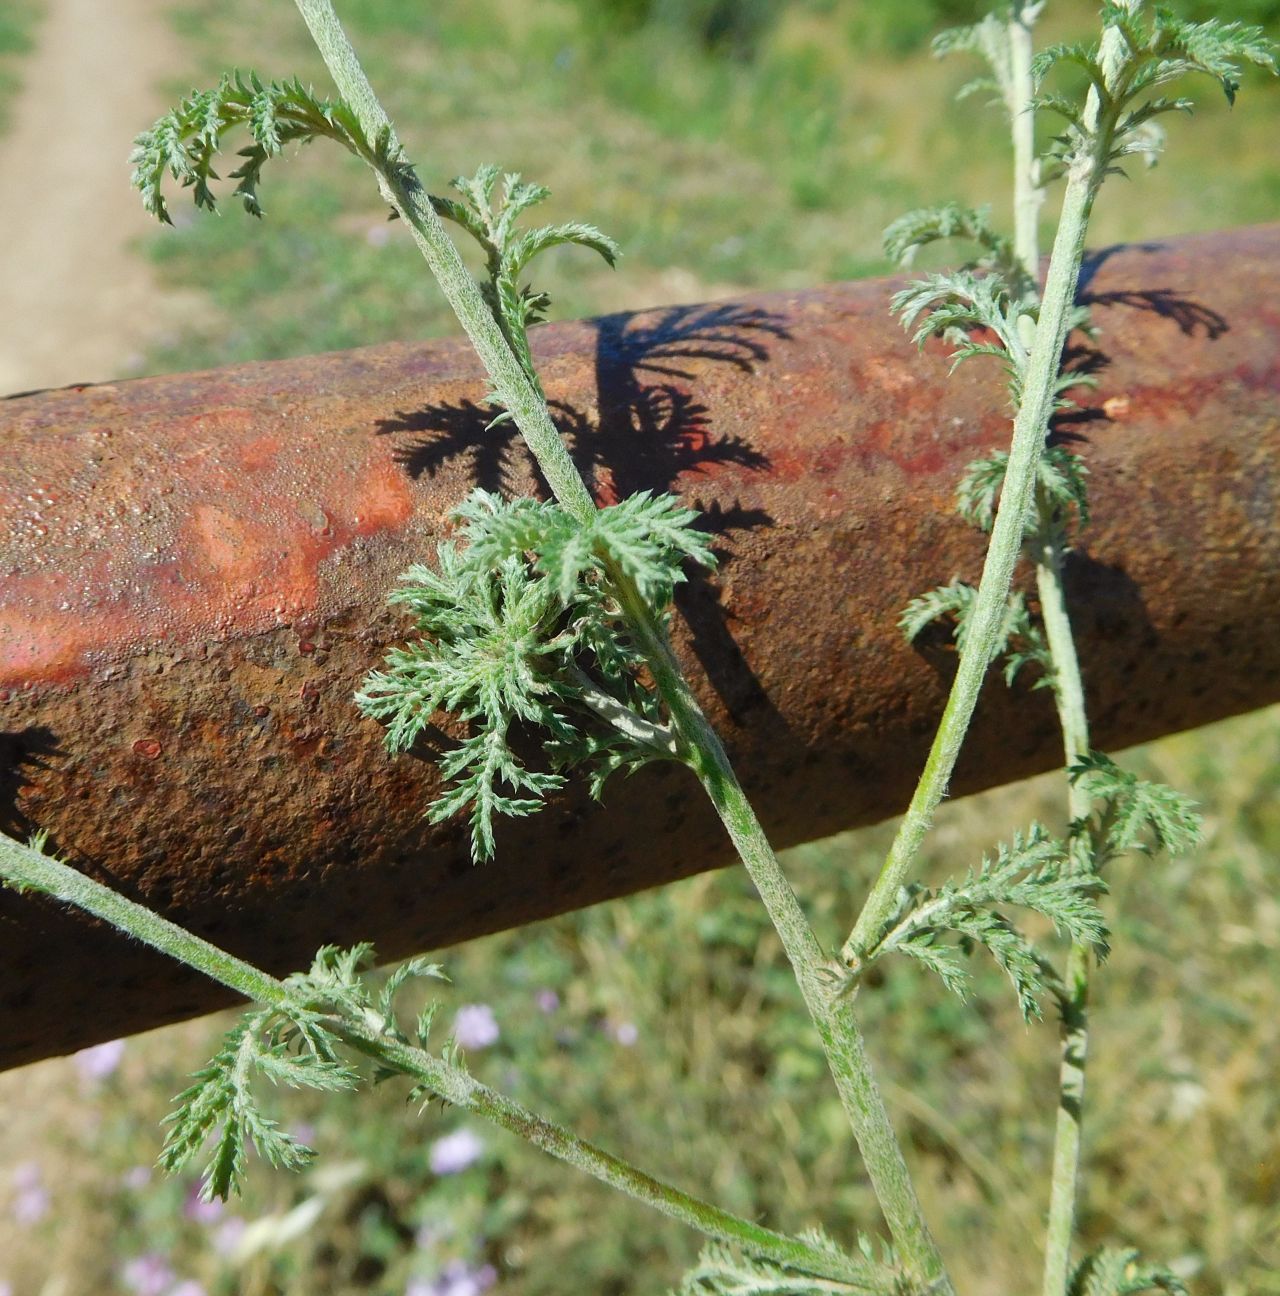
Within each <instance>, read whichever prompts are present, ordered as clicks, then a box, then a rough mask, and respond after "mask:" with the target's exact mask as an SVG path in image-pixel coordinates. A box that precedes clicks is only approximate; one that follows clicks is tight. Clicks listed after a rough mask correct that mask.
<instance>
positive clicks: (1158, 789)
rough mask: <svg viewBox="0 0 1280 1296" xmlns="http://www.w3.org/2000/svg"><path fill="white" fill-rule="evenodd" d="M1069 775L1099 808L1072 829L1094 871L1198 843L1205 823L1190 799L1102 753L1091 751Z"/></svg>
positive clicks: (1190, 846) (1179, 849)
mask: <svg viewBox="0 0 1280 1296" xmlns="http://www.w3.org/2000/svg"><path fill="white" fill-rule="evenodd" d="M1067 775H1068V777H1069V778H1070V779H1071V781H1072V782H1073V783H1075V784H1076V785H1077V786H1079V787H1082V788H1083V789H1084V790H1085V791H1086V792H1087V793H1088V795H1089V799H1090V800H1091V801H1092V803H1093V804H1094V805H1095V806H1096V807H1097V809H1096V810H1095V811H1094V813H1093V814H1092V815H1091V816H1090V817H1089V818H1088V819H1085V820H1082V821H1080V822H1077V823H1073V824H1072V825H1071V836H1072V839H1073V840H1074V841H1078V842H1080V843H1081V845H1082V851H1081V853H1082V855H1083V856H1084V858H1086V859H1087V860H1088V866H1089V867H1090V868H1091V869H1092V870H1093V871H1094V872H1099V871H1101V870H1102V869H1103V868H1104V867H1105V866H1106V865H1107V864H1109V863H1110V862H1111V861H1112V860H1113V859H1115V858H1116V857H1117V856H1118V855H1122V854H1124V853H1125V852H1126V851H1139V852H1141V853H1143V854H1147V855H1149V854H1152V853H1154V852H1155V851H1157V850H1159V851H1165V852H1167V853H1168V854H1170V855H1177V854H1180V853H1181V852H1183V851H1188V850H1190V849H1191V848H1192V847H1193V846H1195V845H1196V844H1197V843H1198V842H1199V841H1200V831H1201V820H1200V816H1199V815H1198V814H1197V813H1196V808H1195V802H1194V801H1192V800H1191V798H1190V797H1186V796H1183V794H1182V793H1181V792H1177V791H1175V790H1174V789H1173V788H1171V787H1166V786H1165V784H1163V783H1153V782H1151V781H1150V780H1148V779H1140V778H1139V777H1138V776H1137V775H1136V774H1130V773H1129V772H1128V771H1127V770H1122V769H1121V768H1120V767H1119V766H1118V765H1117V764H1116V763H1115V761H1113V760H1112V759H1111V758H1110V757H1109V756H1107V755H1105V754H1104V753H1103V752H1099V751H1091V752H1089V753H1088V755H1087V756H1084V757H1082V758H1081V759H1080V760H1079V761H1077V762H1076V763H1075V764H1074V765H1072V766H1071V768H1070V769H1069V770H1067Z"/></svg>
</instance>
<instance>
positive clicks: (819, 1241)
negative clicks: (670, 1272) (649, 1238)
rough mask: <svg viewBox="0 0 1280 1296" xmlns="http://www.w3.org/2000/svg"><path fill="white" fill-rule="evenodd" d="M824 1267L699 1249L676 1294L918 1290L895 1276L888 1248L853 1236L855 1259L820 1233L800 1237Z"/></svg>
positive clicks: (872, 1295)
mask: <svg viewBox="0 0 1280 1296" xmlns="http://www.w3.org/2000/svg"><path fill="white" fill-rule="evenodd" d="M800 1240H801V1241H802V1242H804V1243H805V1244H806V1245H807V1246H808V1247H809V1248H810V1249H811V1250H812V1251H813V1252H814V1253H815V1254H817V1255H819V1256H821V1257H822V1258H823V1259H824V1260H825V1261H826V1263H824V1264H823V1265H822V1267H821V1270H819V1269H818V1268H817V1266H814V1268H812V1269H801V1268H798V1267H796V1266H793V1265H786V1264H780V1263H779V1262H778V1261H776V1260H769V1259H765V1258H763V1257H761V1256H753V1255H749V1254H746V1253H744V1252H741V1251H738V1250H736V1249H735V1248H733V1247H729V1246H726V1245H724V1244H723V1243H712V1244H711V1245H710V1246H707V1247H705V1248H704V1249H703V1251H702V1254H701V1255H700V1256H699V1257H698V1263H697V1264H696V1265H694V1266H693V1268H691V1269H689V1270H688V1271H687V1272H686V1273H685V1275H684V1279H683V1281H682V1282H681V1284H680V1288H679V1291H678V1292H677V1293H676V1296H828V1294H829V1293H835V1292H849V1293H859V1294H861V1296H911V1293H913V1292H916V1291H918V1290H919V1288H918V1287H916V1286H915V1285H913V1284H912V1283H911V1282H910V1281H909V1280H908V1279H907V1278H906V1276H905V1275H903V1274H902V1273H901V1272H899V1270H898V1268H897V1262H896V1260H895V1258H894V1255H893V1252H892V1250H891V1249H890V1248H889V1247H888V1246H886V1245H883V1244H882V1245H881V1247H880V1255H877V1254H876V1249H875V1247H874V1246H873V1244H872V1242H871V1240H870V1239H869V1238H867V1237H865V1236H863V1235H861V1234H859V1236H858V1250H859V1252H860V1254H859V1255H858V1256H850V1255H849V1254H848V1253H847V1252H846V1251H844V1250H843V1249H842V1248H841V1247H840V1246H838V1245H837V1244H836V1243H835V1242H834V1241H833V1240H832V1239H831V1238H829V1237H828V1236H827V1235H826V1234H825V1233H824V1232H822V1230H821V1229H810V1230H809V1231H807V1232H805V1233H802V1234H801V1235H800Z"/></svg>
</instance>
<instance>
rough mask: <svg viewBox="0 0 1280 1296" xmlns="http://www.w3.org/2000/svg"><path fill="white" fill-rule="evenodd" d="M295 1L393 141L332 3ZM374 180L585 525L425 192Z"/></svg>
mask: <svg viewBox="0 0 1280 1296" xmlns="http://www.w3.org/2000/svg"><path fill="white" fill-rule="evenodd" d="M295 3H296V4H297V6H298V11H299V13H301V15H302V19H303V21H304V22H305V23H306V25H307V30H308V31H310V33H311V36H312V39H313V40H314V41H315V43H316V46H317V48H318V49H319V50H320V54H321V57H322V58H323V59H324V62H325V66H326V67H327V68H328V69H329V73H330V75H331V76H332V77H333V79H334V83H335V84H336V85H337V87H338V91H339V93H340V94H341V95H342V98H343V99H344V100H345V101H346V102H347V104H348V105H349V106H350V107H351V108H352V109H353V110H354V111H355V113H356V115H357V117H358V118H359V120H360V125H361V127H362V128H363V130H364V132H365V134H366V136H367V137H368V138H369V139H371V140H372V139H376V138H377V137H378V135H379V134H381V133H383V132H389V133H390V138H391V139H392V140H393V141H394V139H395V132H394V130H393V128H392V125H391V122H390V119H389V118H388V117H387V114H386V112H385V111H384V110H383V107H382V105H381V104H380V103H379V102H378V99H377V96H376V95H375V94H374V92H373V87H372V86H371V85H370V84H369V79H368V77H366V76H365V73H364V68H363V67H361V66H360V60H359V59H358V58H357V57H356V52H355V50H354V49H352V47H351V42H350V41H349V40H348V39H347V34H346V32H345V31H343V29H342V24H341V23H340V22H339V21H338V15H337V14H336V13H335V12H334V8H333V5H332V4H331V3H330V0H295ZM374 174H375V175H376V176H377V178H378V185H379V187H380V189H381V190H382V196H383V198H384V199H385V200H386V201H387V202H388V203H389V204H390V205H391V206H392V207H394V208H395V210H396V212H397V213H398V214H399V215H400V217H401V219H402V220H403V221H404V222H405V224H406V225H407V226H408V228H409V232H410V233H411V234H412V236H413V241H414V242H415V243H416V244H417V245H418V250H419V251H420V252H421V253H422V255H423V257H424V259H425V260H426V262H427V265H428V267H429V268H430V270H431V273H432V274H433V275H434V276H435V278H436V280H437V282H438V283H439V284H440V288H441V290H442V291H443V293H444V295H445V298H446V299H447V300H448V302H449V305H450V306H452V307H453V310H454V313H455V314H456V315H457V317H458V321H459V323H461V325H462V327H463V329H464V330H465V331H466V334H467V336H468V337H469V338H470V339H471V344H472V345H473V346H474V347H475V349H476V354H477V355H478V356H479V357H480V359H481V361H482V362H483V363H484V367H485V369H486V370H487V371H488V373H489V377H490V379H491V380H492V382H493V386H494V390H495V391H496V392H497V394H498V396H499V398H500V399H501V401H502V403H503V405H504V406H505V407H506V409H507V411H508V412H509V413H510V414H511V417H512V418H513V419H514V420H515V423H516V426H517V427H518V428H519V429H520V432H521V434H522V435H523V437H524V439H525V441H526V443H527V444H528V446H529V449H530V450H531V451H532V453H533V456H534V458H535V459H536V460H537V461H538V467H539V468H540V469H541V470H542V474H543V476H544V477H545V478H546V481H547V485H548V486H550V487H551V490H552V492H553V493H554V494H555V497H556V498H557V499H558V500H559V501H560V503H561V505H562V506H563V507H564V508H565V509H566V510H567V511H568V512H569V513H570V514H571V515H572V516H573V517H575V518H577V520H578V521H579V522H587V521H589V520H590V519H591V517H592V516H593V515H594V513H595V502H594V501H593V500H592V498H591V492H590V491H588V490H587V487H586V485H585V483H584V482H583V480H582V476H581V474H579V472H578V470H577V468H576V467H575V466H574V463H573V460H572V459H571V458H570V456H569V452H568V450H566V449H565V445H564V442H563V441H562V440H561V438H560V434H559V432H557V431H556V427H555V424H554V423H553V422H552V421H551V414H550V412H549V411H548V409H547V404H546V401H545V400H544V399H543V398H542V396H541V395H540V394H539V393H538V391H537V390H536V389H535V388H534V386H533V384H532V383H531V382H530V381H529V376H528V374H526V373H525V371H524V367H523V366H522V365H521V363H520V361H519V360H518V359H517V358H516V355H515V353H514V352H513V351H512V349H511V345H510V343H509V342H508V341H507V339H506V337H505V336H504V335H503V332H502V329H501V328H500V327H499V326H498V323H497V321H496V320H495V319H494V317H493V314H492V312H491V311H490V310H489V307H488V306H487V305H486V304H485V300H484V297H483V296H482V295H481V293H480V289H479V287H478V286H477V285H476V282H475V280H474V279H473V278H472V276H471V272H470V271H469V270H468V269H467V267H466V264H465V263H464V262H463V260H462V257H461V255H459V253H458V249H457V247H456V246H455V245H454V243H453V240H452V239H451V238H450V237H449V235H448V234H447V233H446V231H445V228H444V222H443V221H441V219H440V217H439V216H438V215H436V212H435V209H434V208H433V207H432V206H431V200H430V198H429V197H428V195H427V193H426V191H425V190H424V189H423V188H422V187H421V185H417V184H413V185H409V184H405V183H403V182H402V181H401V180H400V179H398V178H397V177H396V176H393V175H388V174H387V173H385V172H383V171H381V170H378V169H376V168H375V170H374Z"/></svg>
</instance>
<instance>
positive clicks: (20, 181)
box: [0, 0, 191, 395]
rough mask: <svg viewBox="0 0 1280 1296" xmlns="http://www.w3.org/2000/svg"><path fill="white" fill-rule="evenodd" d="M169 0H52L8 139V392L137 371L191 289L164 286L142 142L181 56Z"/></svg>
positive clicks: (4, 277) (1, 365) (0, 265)
mask: <svg viewBox="0 0 1280 1296" xmlns="http://www.w3.org/2000/svg"><path fill="white" fill-rule="evenodd" d="M169 7H170V6H169V5H168V4H166V3H165V0H111V2H110V3H109V4H104V3H103V0H48V2H47V8H46V12H45V15H44V18H43V20H42V21H41V23H40V25H39V27H38V28H37V31H36V48H35V49H34V50H33V51H32V53H31V55H30V56H29V57H28V58H27V59H26V60H25V61H24V63H23V64H22V66H21V67H20V69H19V71H20V74H21V76H22V91H21V93H20V94H19V96H18V98H17V100H16V102H15V104H14V110H13V114H12V118H11V123H10V129H9V130H8V132H7V133H6V134H5V135H4V136H3V137H2V138H0V177H3V181H2V182H0V183H2V185H3V188H2V189H0V285H3V288H2V290H0V291H2V293H3V303H4V309H3V311H2V312H0V395H3V394H7V393H11V392H15V391H27V390H32V389H35V388H40V387H53V386H61V385H65V384H69V383H79V382H99V381H103V380H106V379H110V378H119V377H124V376H127V375H128V374H129V373H130V372H137V370H138V369H139V367H140V365H141V363H142V355H143V352H144V351H145V349H146V347H147V346H148V344H149V343H151V342H152V341H154V340H155V339H156V338H157V337H159V336H160V335H161V334H163V333H164V332H165V331H166V330H168V329H171V328H172V327H173V325H174V322H175V321H176V319H177V318H178V317H179V315H180V314H181V312H182V311H183V310H184V309H188V308H189V307H190V305H191V302H190V301H188V300H184V299H181V298H178V297H175V296H174V295H173V294H168V293H162V292H160V290H159V289H158V288H157V286H156V284H155V282H154V280H153V277H152V275H151V274H150V272H149V267H148V266H147V264H146V262H145V260H144V259H143V258H142V257H141V256H139V255H138V253H137V251H136V247H135V245H136V243H137V242H138V240H139V239H140V237H141V236H142V235H143V234H145V233H146V232H147V231H148V229H149V226H150V225H152V224H154V222H152V221H151V218H150V217H148V216H147V215H146V213H145V212H144V211H143V210H142V205H141V203H140V202H139V201H138V197H137V195H136V194H135V193H134V192H133V190H132V189H131V188H130V185H129V168H128V166H127V164H126V159H127V157H128V155H129V148H130V141H131V140H132V139H133V137H134V136H135V135H136V134H137V133H138V132H139V131H140V130H142V129H144V128H145V127H146V126H148V125H149V124H150V123H151V122H152V121H153V120H155V118H156V117H157V116H159V115H160V114H161V113H162V112H164V110H165V108H166V107H167V103H166V100H165V96H164V95H163V94H162V92H161V87H162V85H163V83H164V81H165V79H166V78H167V77H174V76H175V75H180V74H181V71H182V68H183V60H182V54H181V49H180V47H179V43H178V40H177V38H176V36H175V35H174V33H173V31H172V29H171V27H170V24H169V21H168V18H167V13H166V10H167V9H168V8H169Z"/></svg>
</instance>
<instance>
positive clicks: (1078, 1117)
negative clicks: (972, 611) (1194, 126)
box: [1018, 0, 1142, 1296]
mask: <svg viewBox="0 0 1280 1296" xmlns="http://www.w3.org/2000/svg"><path fill="white" fill-rule="evenodd" d="M1141 5H1142V0H1127V3H1126V4H1125V7H1126V8H1127V9H1128V10H1129V12H1130V14H1134V13H1136V12H1137V11H1138V9H1139V8H1141ZM1125 48H1126V47H1125V41H1124V37H1123V35H1122V34H1121V33H1120V32H1119V31H1118V30H1117V29H1116V28H1114V27H1109V28H1107V29H1106V30H1105V31H1104V32H1103V36H1102V45H1101V49H1100V51H1099V53H1100V55H1101V62H1102V72H1103V79H1104V81H1105V83H1106V84H1107V85H1108V86H1109V87H1110V86H1112V85H1114V82H1115V78H1116V75H1117V72H1118V69H1119V67H1120V64H1121V61H1122V59H1123V57H1124V53H1125ZM1102 116H1103V114H1102V104H1101V99H1100V96H1099V95H1098V92H1097V89H1096V88H1093V89H1091V90H1090V91H1089V96H1088V100H1087V102H1086V105H1085V114H1084V121H1085V124H1086V126H1087V127H1088V128H1090V129H1091V130H1093V132H1094V134H1095V137H1101V138H1102V139H1103V140H1105V141H1107V142H1108V143H1109V131H1107V130H1105V129H1100V127H1101V126H1102V125H1103V123H1102ZM1100 182H1101V177H1099V179H1098V183H1100ZM1095 188H1096V186H1095ZM1018 252H1019V255H1024V256H1025V255H1029V254H1030V253H1032V252H1034V244H1030V245H1027V246H1025V247H1024V246H1018ZM1033 273H1034V267H1033ZM1051 511H1052V506H1051V505H1050V504H1049V502H1048V501H1047V500H1046V501H1044V503H1043V507H1042V508H1041V510H1040V512H1041V518H1040V526H1039V528H1038V530H1039V536H1040V537H1041V538H1040V541H1039V552H1037V553H1036V555H1035V557H1036V589H1037V593H1038V595H1039V599H1040V616H1041V620H1042V621H1043V623H1044V629H1045V639H1046V642H1047V643H1048V646H1049V655H1050V659H1051V661H1052V665H1053V694H1054V700H1055V702H1056V704H1057V708H1058V723H1059V725H1060V726H1061V729H1062V746H1063V755H1064V757H1065V760H1066V766H1067V768H1068V769H1070V767H1071V766H1072V765H1074V764H1075V763H1076V762H1077V761H1078V760H1079V759H1080V758H1081V757H1083V756H1085V755H1087V754H1088V751H1089V719H1088V712H1087V709H1086V706H1085V696H1084V680H1083V678H1082V676H1081V673H1080V659H1079V657H1078V655H1077V653H1076V643H1075V636H1074V635H1073V634H1072V631H1071V617H1070V614H1069V612H1068V610H1067V600H1066V591H1065V589H1064V586H1063V582H1062V564H1063V559H1064V557H1065V534H1066V533H1065V529H1064V528H1063V527H1062V526H1059V525H1055V524H1054V523H1055V519H1054V518H1053V517H1052V515H1051ZM1067 810H1068V816H1069V818H1070V821H1071V822H1072V823H1079V822H1082V821H1084V820H1087V819H1088V818H1089V816H1090V814H1091V813H1092V810H1093V807H1092V805H1091V803H1090V799H1089V796H1088V794H1087V793H1086V792H1085V791H1084V790H1083V789H1082V788H1080V787H1079V786H1077V785H1076V784H1075V783H1074V782H1072V781H1071V780H1070V778H1068V781H1067ZM1059 1007H1060V1011H1061V1015H1062V1034H1061V1044H1060V1053H1059V1063H1058V1113H1057V1121H1056V1125H1055V1129H1054V1138H1053V1169H1052V1172H1051V1176H1050V1184H1049V1220H1048V1226H1047V1228H1046V1231H1045V1255H1044V1284H1043V1294H1044V1296H1065V1293H1066V1290H1067V1283H1068V1280H1069V1276H1070V1263H1071V1242H1072V1238H1073V1237H1074V1236H1075V1223H1076V1196H1077V1185H1078V1183H1079V1179H1080V1148H1081V1128H1082V1123H1083V1119H1084V1097H1085V1063H1086V1061H1087V1058H1088V1053H1089V950H1088V949H1087V948H1086V947H1085V946H1083V945H1081V944H1079V943H1078V942H1072V945H1071V950H1070V952H1069V953H1068V955H1067V968H1066V976H1065V977H1064V984H1063V990H1062V999H1061V1003H1060V1005H1059Z"/></svg>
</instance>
